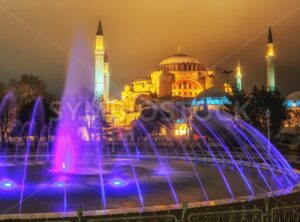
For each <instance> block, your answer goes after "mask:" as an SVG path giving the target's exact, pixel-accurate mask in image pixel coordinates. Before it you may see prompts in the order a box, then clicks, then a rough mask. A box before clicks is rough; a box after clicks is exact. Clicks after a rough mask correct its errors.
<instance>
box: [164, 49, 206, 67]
mask: <svg viewBox="0 0 300 222" xmlns="http://www.w3.org/2000/svg"><path fill="white" fill-rule="evenodd" d="M163 68H168V69H169V70H170V71H207V68H206V67H205V66H204V65H202V64H201V63H200V62H199V61H198V60H197V59H195V58H193V57H191V56H188V55H184V54H180V53H178V54H176V55H173V56H170V57H168V58H166V59H164V60H162V61H161V62H160V64H159V65H158V69H163Z"/></svg>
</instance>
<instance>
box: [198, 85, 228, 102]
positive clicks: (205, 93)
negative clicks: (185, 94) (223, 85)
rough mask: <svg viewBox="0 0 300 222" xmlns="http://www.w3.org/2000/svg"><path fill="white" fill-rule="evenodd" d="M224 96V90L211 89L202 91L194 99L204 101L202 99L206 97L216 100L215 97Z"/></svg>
mask: <svg viewBox="0 0 300 222" xmlns="http://www.w3.org/2000/svg"><path fill="white" fill-rule="evenodd" d="M226 95H227V94H226V92H225V91H224V90H222V89H218V88H216V87H213V88H210V89H207V90H204V91H202V92H201V93H199V94H198V95H197V96H196V99H204V98H208V97H210V98H217V97H224V96H226Z"/></svg>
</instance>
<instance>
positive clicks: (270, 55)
mask: <svg viewBox="0 0 300 222" xmlns="http://www.w3.org/2000/svg"><path fill="white" fill-rule="evenodd" d="M266 60H267V90H269V91H273V90H275V88H276V82H275V77H276V76H275V54H274V44H273V36H272V30H271V26H270V25H269V33H268V44H267V55H266Z"/></svg>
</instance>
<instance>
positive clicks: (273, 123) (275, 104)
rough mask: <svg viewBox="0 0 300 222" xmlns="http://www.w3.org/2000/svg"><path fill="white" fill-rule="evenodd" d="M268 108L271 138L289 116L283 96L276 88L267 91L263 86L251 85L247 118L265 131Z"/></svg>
mask: <svg viewBox="0 0 300 222" xmlns="http://www.w3.org/2000/svg"><path fill="white" fill-rule="evenodd" d="M267 109H269V110H270V113H271V116H270V130H271V136H272V138H274V137H276V136H277V134H278V133H279V132H280V130H281V128H282V127H283V125H284V122H285V121H286V120H287V119H288V118H289V110H288V109H287V107H286V105H285V98H284V97H282V95H281V92H280V91H279V90H278V89H275V90H274V91H268V90H267V89H266V88H265V87H263V86H262V87H261V88H260V89H259V88H258V87H256V86H254V87H253V89H252V91H251V94H250V98H249V113H248V115H249V118H250V120H251V124H252V125H254V126H255V127H257V128H258V129H260V130H261V131H265V129H266V128H267V117H266V111H267Z"/></svg>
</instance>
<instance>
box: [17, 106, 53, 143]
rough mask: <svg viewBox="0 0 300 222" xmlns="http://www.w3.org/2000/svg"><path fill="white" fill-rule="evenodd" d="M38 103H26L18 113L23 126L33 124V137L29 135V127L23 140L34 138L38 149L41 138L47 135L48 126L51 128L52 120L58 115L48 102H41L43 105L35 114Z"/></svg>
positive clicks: (25, 130)
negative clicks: (28, 137)
mask: <svg viewBox="0 0 300 222" xmlns="http://www.w3.org/2000/svg"><path fill="white" fill-rule="evenodd" d="M35 104H36V102H30V103H26V104H24V105H23V106H21V107H20V110H19V112H18V121H19V124H20V125H21V126H24V125H25V124H26V123H30V122H32V124H33V131H32V133H31V135H28V134H29V125H28V127H26V128H25V129H24V131H23V138H24V139H26V138H27V136H32V138H33V141H34V145H35V147H36V148H37V146H38V143H39V141H40V139H41V137H43V136H46V135H47V131H44V132H43V130H45V128H44V127H46V125H47V126H49V122H50V120H51V118H56V117H57V116H56V113H54V112H53V111H52V110H51V109H50V106H49V104H48V103H47V101H43V100H41V103H40V104H38V105H37V107H36V113H35V116H33V114H34V108H35Z"/></svg>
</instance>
